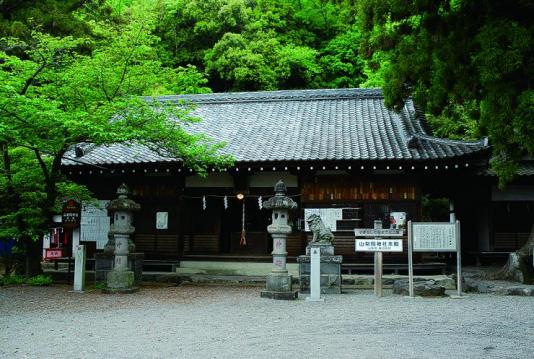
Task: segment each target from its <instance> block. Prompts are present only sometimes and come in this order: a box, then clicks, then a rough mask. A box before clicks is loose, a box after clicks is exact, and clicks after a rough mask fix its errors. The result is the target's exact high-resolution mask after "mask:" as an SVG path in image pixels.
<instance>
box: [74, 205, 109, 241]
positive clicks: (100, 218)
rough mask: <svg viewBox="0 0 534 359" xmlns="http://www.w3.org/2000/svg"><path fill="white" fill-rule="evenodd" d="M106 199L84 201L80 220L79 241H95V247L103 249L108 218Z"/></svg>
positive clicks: (106, 238) (106, 239)
mask: <svg viewBox="0 0 534 359" xmlns="http://www.w3.org/2000/svg"><path fill="white" fill-rule="evenodd" d="M108 203H109V201H107V200H99V201H98V204H96V203H91V202H87V203H86V202H84V203H83V204H82V212H81V221H80V241H83V242H96V249H104V246H105V245H106V243H107V242H108V233H109V228H110V218H109V217H108V211H107V209H106V205H107V204H108Z"/></svg>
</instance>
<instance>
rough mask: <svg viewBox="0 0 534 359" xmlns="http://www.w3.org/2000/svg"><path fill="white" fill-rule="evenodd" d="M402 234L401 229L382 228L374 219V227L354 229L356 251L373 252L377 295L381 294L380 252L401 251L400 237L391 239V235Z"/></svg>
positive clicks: (381, 269) (398, 235) (380, 223)
mask: <svg viewBox="0 0 534 359" xmlns="http://www.w3.org/2000/svg"><path fill="white" fill-rule="evenodd" d="M403 234H404V230H403V229H388V228H382V222H381V221H380V220H378V221H375V223H374V228H357V229H355V230H354V235H355V236H356V242H355V250H356V252H374V272H375V273H374V278H375V288H374V291H375V295H376V296H377V297H381V296H382V271H383V265H382V263H383V261H382V253H383V252H402V239H391V237H402V235H403ZM358 237H363V238H358ZM369 237H373V238H369Z"/></svg>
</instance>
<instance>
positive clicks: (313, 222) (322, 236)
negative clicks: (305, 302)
mask: <svg viewBox="0 0 534 359" xmlns="http://www.w3.org/2000/svg"><path fill="white" fill-rule="evenodd" d="M306 221H307V222H308V226H309V228H310V231H311V232H312V234H313V237H312V239H311V241H310V243H309V244H308V246H307V247H306V255H303V256H299V257H298V258H297V262H298V263H299V282H300V291H301V292H302V293H308V292H309V291H310V272H311V265H310V253H311V249H312V248H319V250H320V253H321V269H320V271H321V280H320V282H321V293H323V294H327V293H329V294H332V293H335V294H340V293H341V263H342V262H343V256H336V255H334V246H333V244H332V243H333V242H334V235H333V234H332V231H330V229H329V228H327V227H326V226H325V225H324V223H323V221H322V219H321V217H320V216H319V215H317V214H312V215H310V216H309V217H308V218H307V219H306Z"/></svg>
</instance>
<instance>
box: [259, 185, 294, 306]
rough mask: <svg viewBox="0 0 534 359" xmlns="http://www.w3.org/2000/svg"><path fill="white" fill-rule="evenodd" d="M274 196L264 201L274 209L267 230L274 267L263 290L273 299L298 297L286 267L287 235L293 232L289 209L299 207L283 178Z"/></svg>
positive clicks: (265, 206) (265, 294)
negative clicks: (288, 195) (271, 247)
mask: <svg viewBox="0 0 534 359" xmlns="http://www.w3.org/2000/svg"><path fill="white" fill-rule="evenodd" d="M274 192H275V195H274V197H271V198H269V199H268V200H267V201H265V202H263V207H264V208H267V209H272V211H273V214H272V223H271V224H270V225H269V226H268V227H267V231H268V232H269V233H270V234H271V236H272V237H273V252H272V255H273V269H272V270H271V273H269V274H268V275H267V281H266V286H265V287H266V288H265V290H263V291H262V292H261V296H262V297H263V298H271V299H285V300H293V299H297V297H298V291H296V290H293V288H292V283H291V281H292V279H293V278H292V276H291V274H289V273H288V271H287V268H286V260H287V251H286V242H287V235H288V234H289V233H291V226H290V225H289V224H288V215H289V210H291V209H295V208H297V204H296V203H295V201H293V200H292V199H291V198H289V197H287V196H286V192H287V189H286V185H285V184H284V182H282V180H280V181H278V182H277V183H276V185H275V186H274Z"/></svg>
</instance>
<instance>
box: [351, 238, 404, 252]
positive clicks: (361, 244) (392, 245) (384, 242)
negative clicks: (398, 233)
mask: <svg viewBox="0 0 534 359" xmlns="http://www.w3.org/2000/svg"><path fill="white" fill-rule="evenodd" d="M356 252H402V239H367V238H366V239H357V240H356Z"/></svg>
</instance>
